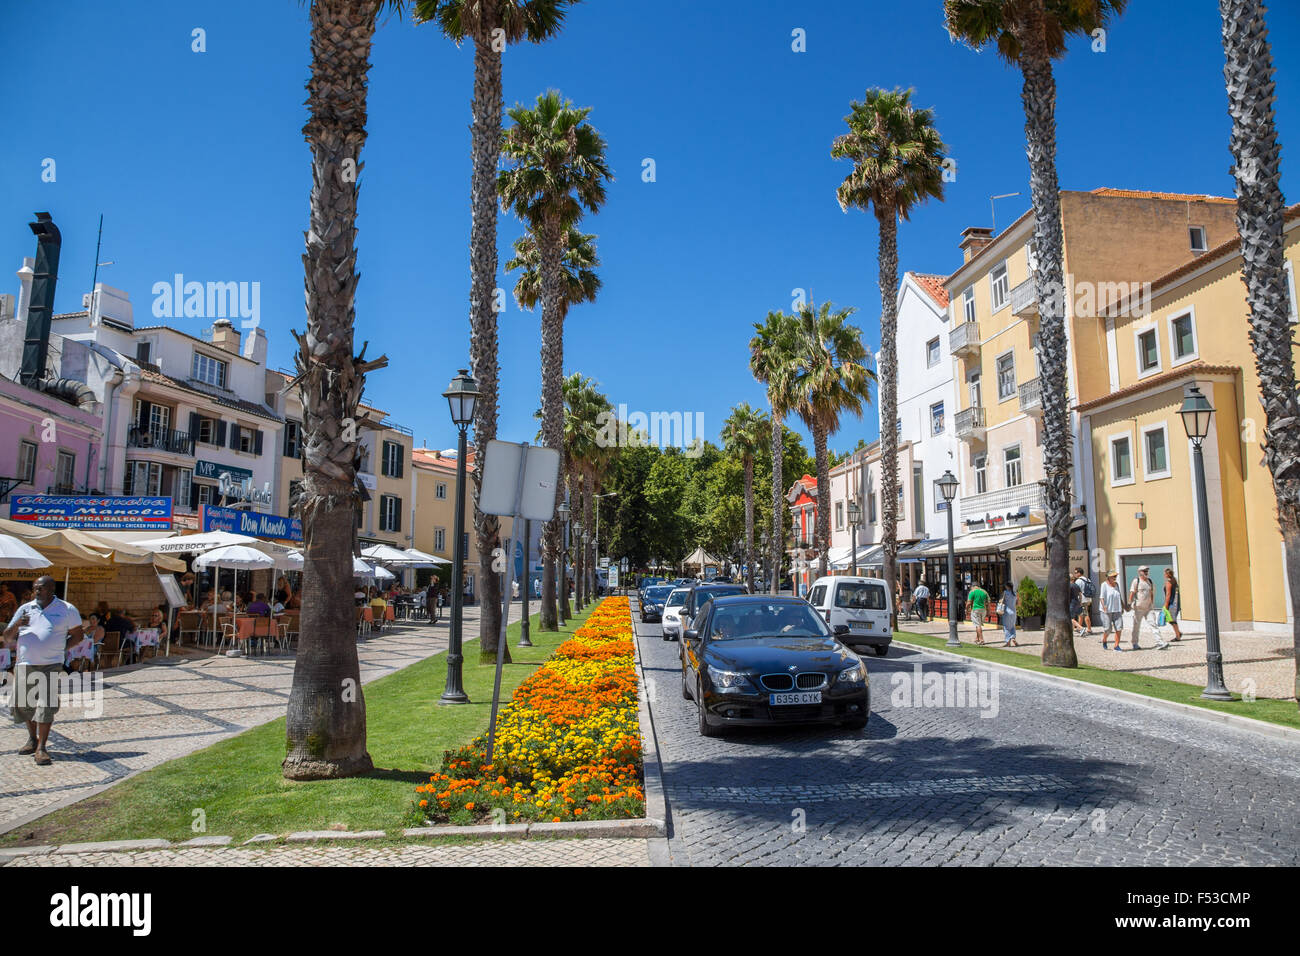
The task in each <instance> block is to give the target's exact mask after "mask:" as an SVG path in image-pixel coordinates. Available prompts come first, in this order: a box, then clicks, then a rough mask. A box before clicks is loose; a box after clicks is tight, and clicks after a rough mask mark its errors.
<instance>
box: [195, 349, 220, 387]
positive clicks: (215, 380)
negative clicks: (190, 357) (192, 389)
mask: <svg viewBox="0 0 1300 956" xmlns="http://www.w3.org/2000/svg"><path fill="white" fill-rule="evenodd" d="M193 377H194V378H196V379H198V380H199V381H200V382H206V383H207V384H208V385H215V386H217V388H225V387H226V363H225V362H223V361H221V360H220V359H215V358H213V357H212V356H211V355H204V354H203V353H202V352H195V353H194V370H193Z"/></svg>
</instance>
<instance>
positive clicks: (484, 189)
mask: <svg viewBox="0 0 1300 956" xmlns="http://www.w3.org/2000/svg"><path fill="white" fill-rule="evenodd" d="M501 104H502V95H501V53H500V52H499V51H498V50H494V49H493V43H492V39H491V36H490V35H484V36H482V37H477V38H475V41H474V101H473V104H472V112H473V116H474V119H473V123H472V125H471V127H470V144H471V145H470V151H471V155H472V157H473V158H472V166H473V172H472V173H471V177H470V209H471V216H472V218H471V222H470V232H469V249H470V271H471V274H472V276H473V278H472V280H471V283H470V296H469V328H470V337H469V359H470V366H471V369H472V371H473V373H474V378H475V379H476V380H477V381H478V387H479V391H480V392H481V393H482V396H481V397H480V398H479V400H478V403H477V404H476V405H475V407H474V445H475V448H476V449H477V450H478V454H477V456H476V458H475V461H474V472H473V482H472V484H473V488H474V533H475V534H476V535H477V537H478V562H479V564H478V580H479V598H480V603H479V656H480V659H481V660H483V661H493V662H494V661H495V660H496V656H497V640H498V637H499V636H500V634H501V578H500V577H498V575H497V573H496V572H495V571H493V570H492V555H493V552H494V551H495V550H496V549H497V548H498V547H500V546H501V533H500V531H501V528H500V522H499V521H498V519H497V517H496V515H489V514H484V513H483V512H481V511H480V510H479V507H478V503H479V494H480V490H481V485H482V481H483V458H484V455H483V452H484V451H485V450H486V449H487V444H488V442H490V441H492V440H493V439H494V438H496V437H497V372H498V368H497V315H496V311H495V309H494V306H495V303H496V284H497V186H496V171H497V163H498V161H499V160H500V156H501ZM505 660H506V662H507V663H509V662H510V648H509V646H507V647H506V650H505Z"/></svg>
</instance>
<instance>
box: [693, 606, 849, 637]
mask: <svg viewBox="0 0 1300 956" xmlns="http://www.w3.org/2000/svg"><path fill="white" fill-rule="evenodd" d="M829 634H830V629H829V628H828V627H827V626H826V622H825V621H823V620H822V619H821V616H820V615H818V614H817V612H816V611H814V610H813V609H812V608H811V607H809V606H808V605H807V604H802V603H800V604H795V603H787V602H775V601H774V602H772V603H754V604H749V603H746V604H736V605H732V606H729V607H720V608H717V609H716V610H715V611H714V612H713V620H712V621H711V622H710V624H709V640H711V641H735V640H746V639H751V640H752V639H755V638H775V639H782V638H787V637H827V636H829Z"/></svg>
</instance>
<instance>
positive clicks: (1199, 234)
mask: <svg viewBox="0 0 1300 956" xmlns="http://www.w3.org/2000/svg"><path fill="white" fill-rule="evenodd" d="M1187 233H1188V238H1189V239H1190V240H1191V243H1192V252H1204V251H1205V250H1206V249H1208V248H1210V247H1209V245H1208V244H1207V243H1206V240H1205V227H1204V226H1190V227H1188V230H1187Z"/></svg>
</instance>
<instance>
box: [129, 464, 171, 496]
mask: <svg viewBox="0 0 1300 956" xmlns="http://www.w3.org/2000/svg"><path fill="white" fill-rule="evenodd" d="M122 493H123V494H127V495H154V496H157V495H161V494H162V465H160V464H158V462H156V461H128V462H127V463H126V474H125V475H124V476H123V479H122Z"/></svg>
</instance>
